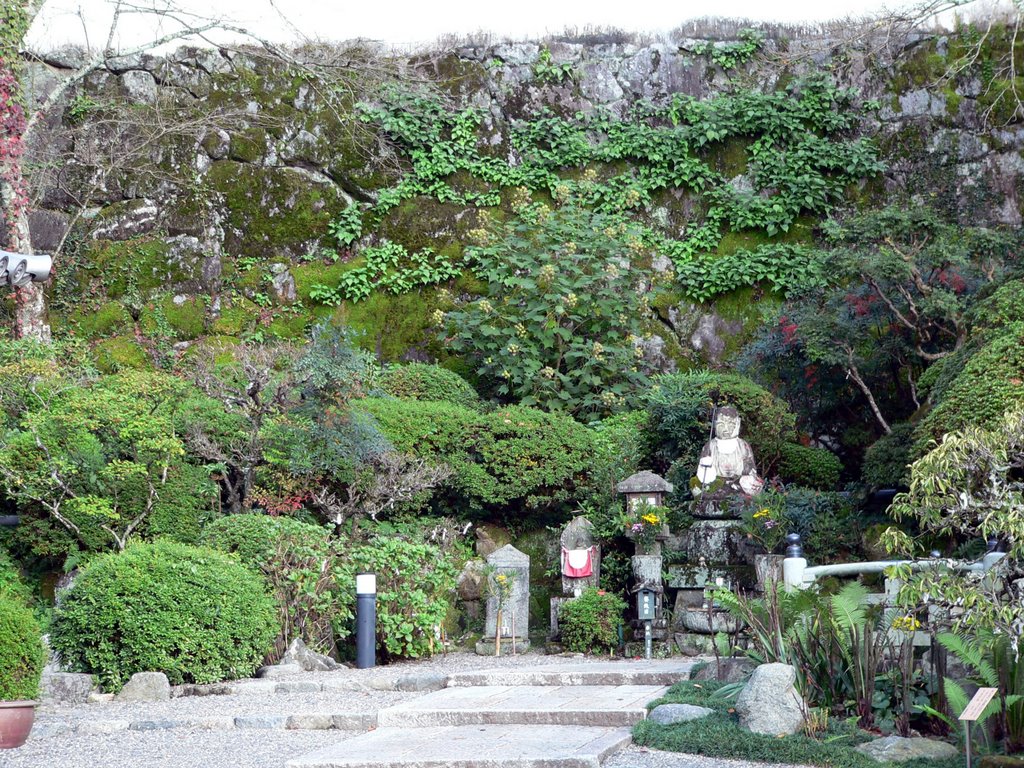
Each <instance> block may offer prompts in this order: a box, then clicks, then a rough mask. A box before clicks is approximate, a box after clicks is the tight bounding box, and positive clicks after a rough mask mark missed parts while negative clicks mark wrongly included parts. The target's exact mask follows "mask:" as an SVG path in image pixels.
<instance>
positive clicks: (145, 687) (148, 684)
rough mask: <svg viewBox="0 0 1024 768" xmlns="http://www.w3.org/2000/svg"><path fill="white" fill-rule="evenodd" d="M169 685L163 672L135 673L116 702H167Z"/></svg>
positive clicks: (169, 694) (169, 692)
mask: <svg viewBox="0 0 1024 768" xmlns="http://www.w3.org/2000/svg"><path fill="white" fill-rule="evenodd" d="M170 698H171V684H170V683H169V682H168V681H167V675H165V674H164V673H163V672H136V673H135V674H134V675H132V679H131V680H129V681H128V682H127V683H125V685H124V688H122V689H121V692H120V693H119V694H117V696H116V700H117V701H167V700H168V699H170Z"/></svg>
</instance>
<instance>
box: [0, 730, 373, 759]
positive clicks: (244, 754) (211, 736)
mask: <svg viewBox="0 0 1024 768" xmlns="http://www.w3.org/2000/svg"><path fill="white" fill-rule="evenodd" d="M356 735H358V734H356V733H354V732H351V731H248V730H246V731H194V730H184V729H175V730H172V731H145V732H135V731H122V732H120V733H113V734H104V735H74V736H61V737H59V738H52V739H40V740H37V741H33V740H31V739H30V740H29V741H28V743H27V744H25V746H23V747H19V748H18V749H9V750H4V751H2V752H0V768H115V767H116V768H283V766H284V764H285V762H286V761H287V760H291V759H292V758H293V757H298V756H299V755H302V754H305V753H306V752H311V751H313V750H314V749H320V748H321V747H327V746H330V745H331V744H336V743H338V742H339V741H343V740H344V739H350V738H352V737H353V736H356Z"/></svg>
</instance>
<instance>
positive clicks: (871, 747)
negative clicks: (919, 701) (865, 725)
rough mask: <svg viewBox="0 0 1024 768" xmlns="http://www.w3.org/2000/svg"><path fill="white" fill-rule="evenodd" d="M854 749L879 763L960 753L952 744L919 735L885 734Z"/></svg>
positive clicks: (930, 758) (941, 758) (934, 757)
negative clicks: (906, 736) (909, 736)
mask: <svg viewBox="0 0 1024 768" xmlns="http://www.w3.org/2000/svg"><path fill="white" fill-rule="evenodd" d="M856 749H857V751H858V752H861V753H863V754H865V755H867V756H868V757H873V758H874V759H875V760H877V761H878V762H880V763H903V762H906V761H907V760H916V759H917V758H926V759H928V760H945V759H947V758H951V757H958V756H959V755H960V750H958V749H957V748H956V747H954V746H953V745H952V744H947V743H946V742H944V741H938V740H936V739H925V738H922V737H920V736H917V737H914V738H909V739H908V738H905V737H903V736H886V737H885V738H884V739H875V740H874V741H869V742H868V743H866V744H861V745H859V746H858V747H856Z"/></svg>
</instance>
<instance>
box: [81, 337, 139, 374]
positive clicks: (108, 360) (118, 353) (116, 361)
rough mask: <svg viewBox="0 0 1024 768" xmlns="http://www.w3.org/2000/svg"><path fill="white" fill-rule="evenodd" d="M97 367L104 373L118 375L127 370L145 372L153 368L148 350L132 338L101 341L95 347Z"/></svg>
mask: <svg viewBox="0 0 1024 768" xmlns="http://www.w3.org/2000/svg"><path fill="white" fill-rule="evenodd" d="M92 352H93V356H94V357H95V358H96V367H97V368H98V369H99V370H100V371H101V372H102V373H117V372H118V371H123V370H126V369H134V370H143V369H146V368H150V367H152V361H151V360H150V358H149V355H147V354H146V350H144V349H143V348H142V346H141V345H140V344H139V343H138V342H137V341H135V339H134V338H133V337H131V336H115V337H114V338H112V339H105V340H103V341H100V342H99V343H97V344H96V346H95V347H93V350H92Z"/></svg>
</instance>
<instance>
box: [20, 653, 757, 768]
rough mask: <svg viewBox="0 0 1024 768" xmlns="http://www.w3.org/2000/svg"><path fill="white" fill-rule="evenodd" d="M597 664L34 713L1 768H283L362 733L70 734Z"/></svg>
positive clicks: (426, 667)
mask: <svg viewBox="0 0 1024 768" xmlns="http://www.w3.org/2000/svg"><path fill="white" fill-rule="evenodd" d="M605 660H606V659H604V658H601V657H598V658H593V657H584V656H571V655H566V656H547V655H543V654H539V653H526V654H521V655H519V656H505V657H501V658H493V657H482V656H477V655H475V654H472V653H449V654H447V655H445V656H437V657H434V658H431V659H425V660H421V661H407V662H400V663H396V664H391V665H388V666H379V667H374V668H372V669H363V670H360V669H348V668H346V669H341V670H337V671H335V672H324V673H313V674H303V675H300V676H297V677H295V678H289V679H291V680H304V681H316V682H318V683H326V682H328V681H330V682H331V683H332V684H333V685H334V686H335V687H339V688H346V687H351V688H352V689H353V690H340V691H338V692H330V693H328V692H316V693H276V692H262V693H247V694H241V695H219V696H184V697H181V698H176V699H172V700H170V701H166V702H154V703H145V704H143V703H120V702H104V703H94V704H83V705H78V706H74V707H50V708H46V709H41V710H40V712H39V714H38V716H37V724H38V725H37V729H36V731H34V732H33V738H30V740H29V742H28V743H27V744H26V745H25V746H23V747H20V748H19V749H16V750H5V751H2V752H0V768H51V766H52V768H128V767H130V768H200V767H202V768H213V767H216V768H282V767H283V766H284V763H285V761H287V760H288V759H290V758H293V757H296V756H298V755H301V754H304V753H306V752H309V751H312V750H315V749H319V748H322V747H327V746H330V745H332V744H335V743H337V742H339V741H342V740H344V739H349V738H352V737H354V736H356V735H358V734H359V733H360V731H358V730H349V731H346V730H284V726H283V725H282V724H281V723H277V724H275V725H274V726H271V727H246V728H232V729H230V730H220V729H218V728H217V726H215V725H210V726H209V727H208V728H206V729H201V728H191V727H181V726H180V725H179V726H178V727H174V728H170V729H160V730H145V731H135V730H116V731H115V732H112V733H84V732H74V731H73V729H74V728H75V727H77V726H80V725H81V726H84V727H89V724H90V723H92V724H96V723H100V722H101V721H105V722H114V721H122V722H125V721H141V720H147V721H153V722H154V723H160V722H161V721H176V722H177V723H179V724H180V723H181V722H194V721H197V720H204V719H205V720H210V721H211V722H213V721H215V720H216V719H217V718H221V719H223V720H227V721H230V719H231V718H232V717H253V718H259V717H263V716H265V717H268V718H273V717H274V716H282V715H297V714H302V713H321V714H323V713H330V714H343V713H353V714H359V715H372V714H375V713H376V712H377V710H379V709H381V708H384V707H389V706H392V705H394V704H396V703H398V702H401V701H405V700H408V699H410V698H415V697H417V696H421V695H423V694H422V693H419V692H413V691H397V690H377V688H388V687H391V684H392V683H394V682H396V681H400V680H403V679H404V680H408V679H410V678H413V677H422V676H431V675H435V676H436V675H442V674H443V675H450V674H452V673H455V672H464V671H472V670H481V669H494V668H503V669H508V668H515V667H536V666H542V665H548V664H565V663H566V662H571V663H574V664H576V663H588V662H602V661H605ZM278 719H280V717H278ZM211 728H212V730H211ZM48 729H49V731H50V733H49V734H47V730H48ZM605 765H606V766H607V768H749V766H751V765H753V764H750V763H744V762H741V761H735V760H714V759H709V758H704V757H700V756H695V755H680V754H675V753H669V752H658V751H656V750H647V749H642V748H639V747H630V748H629V749H627V750H625V751H623V752H621V753H619V754H618V755H615V756H614V757H612V758H611V759H610V760H609V761H608V762H607V763H606V764H605Z"/></svg>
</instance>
